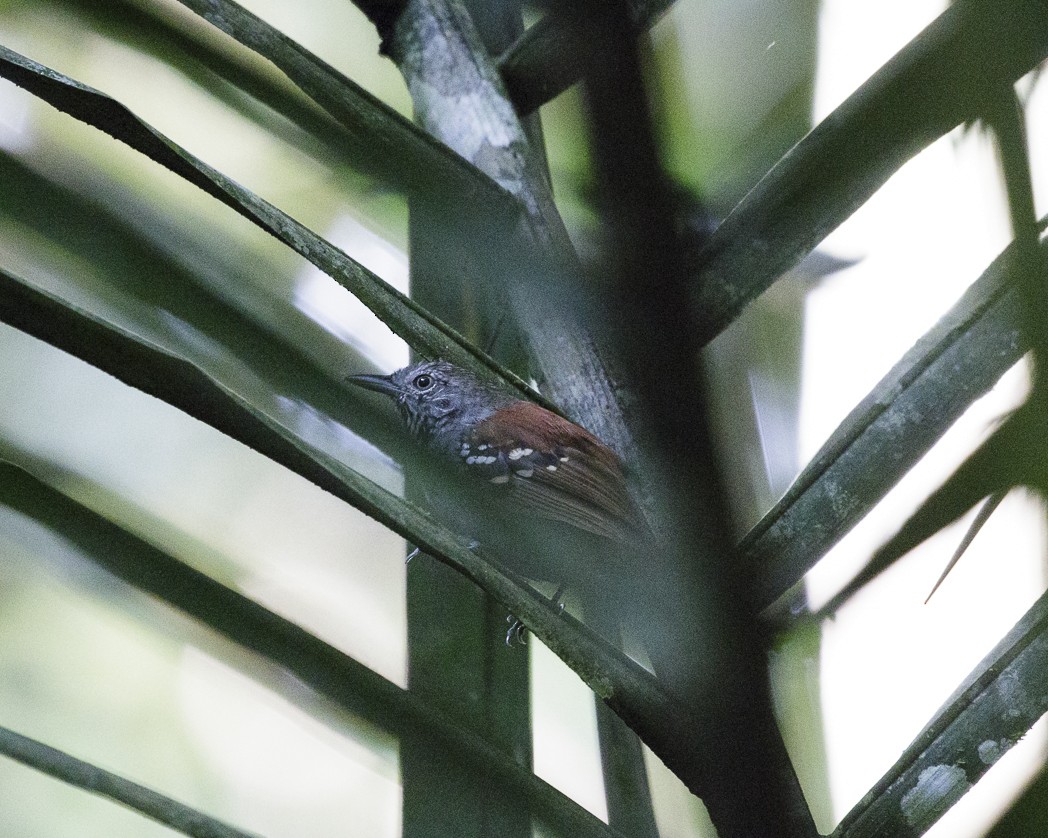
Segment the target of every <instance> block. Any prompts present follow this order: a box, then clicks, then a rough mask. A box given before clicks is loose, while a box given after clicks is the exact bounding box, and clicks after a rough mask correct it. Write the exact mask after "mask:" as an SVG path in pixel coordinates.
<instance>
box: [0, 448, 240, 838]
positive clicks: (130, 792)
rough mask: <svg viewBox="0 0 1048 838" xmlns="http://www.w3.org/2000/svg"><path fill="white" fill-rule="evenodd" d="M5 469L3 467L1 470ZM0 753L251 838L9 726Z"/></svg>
mask: <svg viewBox="0 0 1048 838" xmlns="http://www.w3.org/2000/svg"><path fill="white" fill-rule="evenodd" d="M4 468H5V467H4V466H3V465H0V470H3V469H4ZM0 754H3V755H4V756H6V757H10V758H11V759H14V760H17V761H18V762H21V763H22V764H23V765H28V766H30V767H31V768H35V769H36V770H37V771H42V772H43V773H44V774H48V775H49V776H51V777H55V778H56V779H59V780H62V781H63V782H66V783H69V784H70V785H73V786H77V787H78V788H82V789H84V790H85V791H89V792H91V793H92V794H97V795H101V796H102V797H108V798H109V799H110V800H113V801H115V802H117V803H122V804H123V805H124V806H127V807H128V808H130V809H134V810H135V811H137V812H141V813H142V814H143V815H145V816H146V817H148V818H152V819H153V820H155V821H157V822H158V823H162V824H164V825H165V826H167V827H169V828H171V829H173V830H174V831H175V832H181V833H182V834H183V835H190V836H193V838H251V836H250V835H249V834H248V833H246V832H241V831H240V830H239V829H236V828H235V827H232V826H228V825H226V824H224V823H222V822H221V821H219V820H216V819H215V818H212V817H209V816H208V815H205V814H204V813H203V812H199V811H197V810H196V809H192V808H190V807H189V806H186V805H185V804H184V803H179V802H178V801H177V800H172V799H171V798H170V797H166V796H165V795H163V794H159V793H158V792H155V791H153V790H152V789H147V788H146V787H145V786H140V785H138V783H133V782H131V781H130V780H125V779H124V778H123V777H120V776H118V775H116V774H113V773H112V772H111V771H106V770H105V769H104V768H99V767H98V766H97V765H92V764H91V763H89V762H84V761H83V760H80V759H77V758H76V757H73V756H70V755H69V754H66V753H63V752H62V751H59V750H57V749H56V748H52V747H50V746H48V745H45V744H44V743H43V742H38V741H36V740H35V739H30V738H29V737H28V736H22V735H21V734H19V733H15V732H14V731H13V730H9V729H7V728H6V727H0Z"/></svg>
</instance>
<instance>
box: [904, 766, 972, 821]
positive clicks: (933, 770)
mask: <svg viewBox="0 0 1048 838" xmlns="http://www.w3.org/2000/svg"><path fill="white" fill-rule="evenodd" d="M969 788H971V783H969V782H968V777H967V775H966V774H965V773H964V769H963V768H959V767H958V766H956V765H931V766H928V767H927V768H925V769H924V770H923V771H922V772H921V774H920V776H919V777H918V778H917V785H915V786H914V787H913V788H912V789H910V790H909V791H908V792H906V794H904V795H903V796H902V800H901V801H900V803H899V808H900V809H901V810H902V816H903V817H904V818H906V823H908V824H909V825H910V826H917V825H919V824H927V823H930V822H931V821H932V820H933V819H934V818H936V817H937V816H938V815H941V814H942V813H943V812H945V811H946V810H947V809H949V808H950V807H951V806H952V805H953V804H954V803H956V802H957V801H958V800H960V798H961V796H962V795H963V794H964V793H965V792H966V791H968V789H969Z"/></svg>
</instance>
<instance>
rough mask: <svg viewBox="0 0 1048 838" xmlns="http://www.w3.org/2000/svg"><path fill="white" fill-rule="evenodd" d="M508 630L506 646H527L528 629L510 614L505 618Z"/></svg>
mask: <svg viewBox="0 0 1048 838" xmlns="http://www.w3.org/2000/svg"><path fill="white" fill-rule="evenodd" d="M506 622H507V623H509V628H508V629H506V645H507V646H515V645H519V646H526V645H527V644H528V627H527V626H526V625H524V624H523V623H522V622H521V621H520V620H518V619H517V618H516V617H514V616H513V615H512V614H510V615H508V616H507V617H506Z"/></svg>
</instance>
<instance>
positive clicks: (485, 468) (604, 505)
mask: <svg viewBox="0 0 1048 838" xmlns="http://www.w3.org/2000/svg"><path fill="white" fill-rule="evenodd" d="M461 453H462V456H463V459H464V461H465V462H466V465H467V469H468V470H470V471H473V472H475V473H477V474H479V475H481V476H484V477H486V478H487V479H488V480H490V481H491V482H492V483H495V484H505V485H506V487H507V490H508V491H509V492H510V493H512V495H513V496H514V497H515V498H516V499H517V500H519V502H520V504H521V506H522V507H524V508H527V509H530V510H531V511H533V512H534V513H535V514H537V515H540V516H542V517H545V518H549V519H553V520H556V521H562V522H564V523H567V524H571V525H573V526H576V527H579V528H580V529H583V530H586V531H588V532H592V533H595V534H597V535H600V536H604V537H606V538H611V539H615V540H626V539H627V538H629V537H630V533H631V532H633V533H636V532H640V531H642V530H643V529H644V527H645V524H644V521H643V517H642V516H641V514H640V511H639V509H638V508H637V506H636V504H635V503H634V502H633V499H632V497H631V496H630V493H629V489H628V488H627V485H626V480H625V477H624V475H623V471H622V466H621V464H620V462H619V460H618V458H617V457H616V456H615V454H614V453H613V452H612V451H611V449H609V448H608V447H607V446H605V445H603V444H602V443H601V442H600V441H599V440H598V439H597V438H596V437H595V436H593V434H591V433H590V432H589V431H587V430H585V429H584V428H581V427H579V426H578V425H576V424H574V423H573V422H569V421H568V420H567V419H563V418H562V417H560V416H557V415H556V414H555V413H551V412H550V411H548V410H545V409H544V408H542V407H539V406H538V405H535V404H532V403H531V402H526V401H520V402H514V403H513V404H511V405H510V406H508V407H505V408H502V409H501V410H499V411H496V412H495V413H494V414H493V415H492V416H490V417H489V418H488V419H486V420H485V421H483V422H481V423H479V424H478V425H477V427H476V428H474V429H473V431H472V432H471V433H470V434H469V436H468V438H467V439H466V440H465V441H464V442H463V448H462V452H461Z"/></svg>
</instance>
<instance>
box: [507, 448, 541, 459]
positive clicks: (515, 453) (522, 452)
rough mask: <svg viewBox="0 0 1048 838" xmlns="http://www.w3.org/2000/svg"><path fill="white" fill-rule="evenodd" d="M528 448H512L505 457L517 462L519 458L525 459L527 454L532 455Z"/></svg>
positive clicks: (532, 452)
mask: <svg viewBox="0 0 1048 838" xmlns="http://www.w3.org/2000/svg"><path fill="white" fill-rule="evenodd" d="M534 453H535V452H534V451H532V450H531V449H530V448H514V449H513V450H512V451H510V452H509V454H508V455H507V456H508V457H509V458H510V459H511V460H519V459H520V458H521V457H527V456H528V455H529V454H534Z"/></svg>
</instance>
